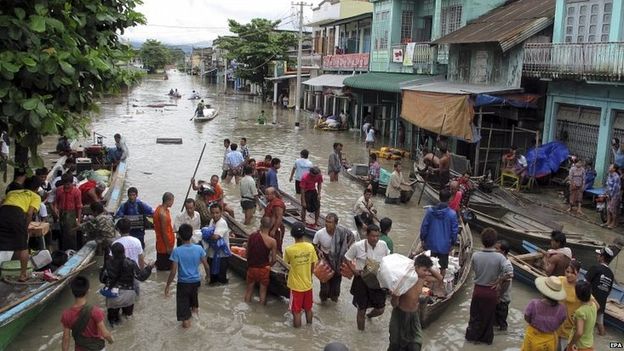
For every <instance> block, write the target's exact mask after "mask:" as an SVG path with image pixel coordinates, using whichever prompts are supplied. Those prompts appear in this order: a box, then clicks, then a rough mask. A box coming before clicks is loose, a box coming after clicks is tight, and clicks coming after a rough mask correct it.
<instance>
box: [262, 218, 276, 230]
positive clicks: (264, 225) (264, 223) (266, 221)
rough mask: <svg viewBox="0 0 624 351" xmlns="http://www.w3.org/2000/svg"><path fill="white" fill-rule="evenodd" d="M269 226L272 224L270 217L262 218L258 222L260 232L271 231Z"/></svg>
mask: <svg viewBox="0 0 624 351" xmlns="http://www.w3.org/2000/svg"><path fill="white" fill-rule="evenodd" d="M271 224H273V221H272V220H271V217H262V219H261V220H260V230H262V231H268V230H269V229H271Z"/></svg>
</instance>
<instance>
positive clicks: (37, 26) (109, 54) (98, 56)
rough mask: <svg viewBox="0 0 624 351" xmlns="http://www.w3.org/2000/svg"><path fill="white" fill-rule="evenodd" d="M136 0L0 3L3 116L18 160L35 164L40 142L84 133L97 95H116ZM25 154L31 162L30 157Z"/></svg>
mask: <svg viewBox="0 0 624 351" xmlns="http://www.w3.org/2000/svg"><path fill="white" fill-rule="evenodd" d="M139 3H140V0H107V1H101V0H81V1H66V0H2V1H0V100H1V101H2V116H1V117H0V119H2V121H4V122H5V123H6V124H7V125H9V133H10V136H11V137H13V138H15V141H16V148H15V162H16V163H17V164H18V165H19V166H20V167H26V166H27V165H28V161H30V164H31V166H40V165H42V164H43V161H42V160H41V158H40V157H39V156H38V154H37V146H38V145H39V144H40V143H41V137H42V136H44V135H50V134H59V133H63V134H65V135H67V136H70V137H72V136H76V135H78V134H79V133H82V134H86V124H87V122H88V120H89V116H88V113H89V111H91V110H93V109H94V108H95V106H96V105H95V99H96V98H97V97H99V96H101V94H102V93H105V92H111V91H119V89H120V87H121V85H122V82H123V81H124V78H123V77H121V76H122V75H123V74H124V73H123V72H124V71H123V68H122V67H117V66H115V65H114V62H116V61H117V60H118V59H119V58H123V57H124V55H125V54H126V52H127V50H128V48H127V47H126V46H125V45H122V43H121V42H120V41H119V38H118V34H123V33H124V29H125V28H127V27H131V26H135V25H137V24H139V23H144V22H145V19H144V17H143V15H142V14H140V13H138V12H136V11H135V10H134V9H135V8H136V6H137V5H138V4H139ZM29 151H30V156H31V157H30V159H29V157H28V152H29Z"/></svg>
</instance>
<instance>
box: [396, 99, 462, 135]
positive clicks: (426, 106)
mask: <svg viewBox="0 0 624 351" xmlns="http://www.w3.org/2000/svg"><path fill="white" fill-rule="evenodd" d="M473 115H474V108H473V107H472V103H471V102H470V95H468V94H443V93H429V92H422V91H412V90H403V105H402V106H401V117H403V118H404V119H405V120H407V121H409V122H410V123H412V124H414V125H416V126H418V127H420V128H423V129H426V130H429V131H431V132H434V133H437V134H440V135H444V136H450V137H455V138H460V139H462V140H465V141H468V142H472V141H473V140H474V136H473V134H472V117H473Z"/></svg>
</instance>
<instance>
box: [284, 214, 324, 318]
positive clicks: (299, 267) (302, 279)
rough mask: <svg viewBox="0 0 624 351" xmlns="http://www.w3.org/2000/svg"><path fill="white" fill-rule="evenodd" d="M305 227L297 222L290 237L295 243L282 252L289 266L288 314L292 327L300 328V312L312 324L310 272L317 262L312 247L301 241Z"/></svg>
mask: <svg viewBox="0 0 624 351" xmlns="http://www.w3.org/2000/svg"><path fill="white" fill-rule="evenodd" d="M304 234H305V226H304V225H303V223H300V222H297V223H295V224H294V225H293V226H292V229H291V230H290V235H292V237H293V238H295V243H294V244H293V245H290V246H289V247H287V248H286V250H284V261H286V263H288V264H290V271H289V272H288V283H287V285H288V288H289V289H290V312H292V315H293V326H294V327H295V328H299V327H301V311H302V310H303V311H305V315H306V322H307V324H312V271H313V270H314V266H315V264H316V262H317V261H318V257H317V256H316V250H315V249H314V246H313V245H312V244H310V243H308V242H305V241H303V235H304Z"/></svg>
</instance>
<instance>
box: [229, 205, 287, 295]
mask: <svg viewBox="0 0 624 351" xmlns="http://www.w3.org/2000/svg"><path fill="white" fill-rule="evenodd" d="M223 217H224V218H225V220H226V221H227V223H228V226H229V227H230V230H231V233H232V234H234V238H231V239H230V245H234V246H246V245H247V240H248V239H249V236H250V235H251V234H250V233H249V232H247V230H245V228H243V226H242V225H241V224H240V223H238V222H237V221H236V220H235V219H234V218H232V217H230V215H228V214H227V213H224V214H223ZM229 266H230V268H231V269H232V270H233V271H234V272H236V274H238V275H240V276H241V277H243V278H245V277H246V276H247V258H245V257H243V256H240V255H237V254H235V253H232V257H231V258H230V262H229ZM289 268H290V267H288V264H286V262H284V261H283V260H282V259H281V258H279V257H278V260H277V262H275V264H274V265H273V267H271V278H270V282H269V292H271V293H272V294H274V295H277V296H283V297H286V298H288V297H289V296H290V289H288V286H287V284H286V283H287V281H288V270H289Z"/></svg>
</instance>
